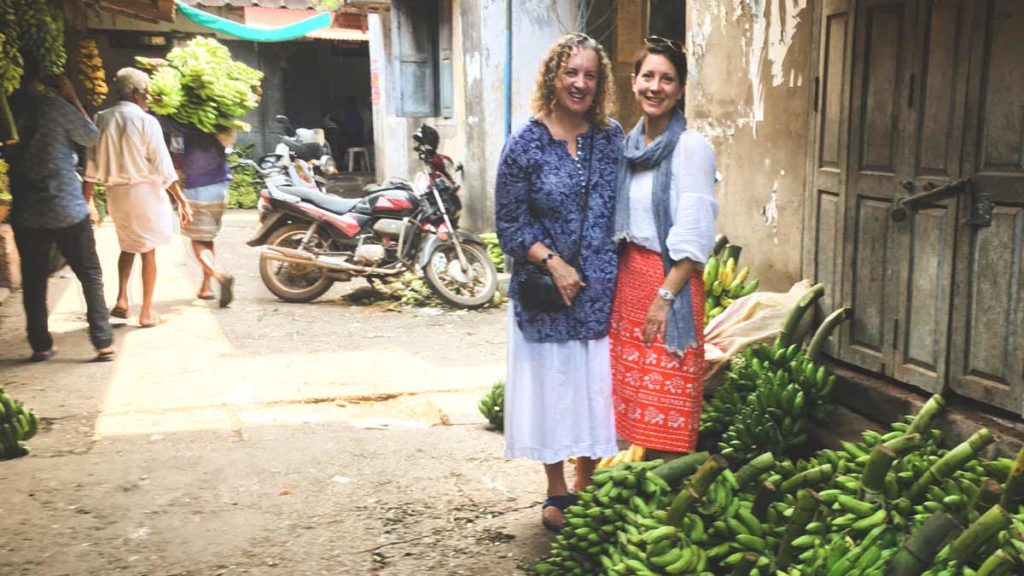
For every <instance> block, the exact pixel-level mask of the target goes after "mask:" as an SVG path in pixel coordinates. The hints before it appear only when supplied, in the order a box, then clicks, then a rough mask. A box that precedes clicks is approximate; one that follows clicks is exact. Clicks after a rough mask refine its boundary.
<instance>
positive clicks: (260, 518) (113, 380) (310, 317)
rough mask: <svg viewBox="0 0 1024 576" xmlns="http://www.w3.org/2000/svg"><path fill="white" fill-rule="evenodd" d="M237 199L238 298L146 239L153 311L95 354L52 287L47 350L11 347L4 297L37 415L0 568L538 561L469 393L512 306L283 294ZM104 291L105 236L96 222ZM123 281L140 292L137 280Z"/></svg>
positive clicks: (534, 519) (13, 382)
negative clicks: (48, 355)
mask: <svg viewBox="0 0 1024 576" xmlns="http://www.w3.org/2000/svg"><path fill="white" fill-rule="evenodd" d="M254 225H255V223H254V214H253V213H252V212H234V213H231V214H229V216H228V218H227V223H226V228H225V230H224V232H223V233H222V240H223V241H222V242H221V243H220V245H221V246H222V247H223V254H222V258H223V260H224V261H225V262H226V263H227V264H228V265H229V266H230V268H231V269H232V271H233V272H235V274H236V277H237V278H238V283H237V286H238V288H237V290H236V292H237V300H236V302H235V304H234V305H233V306H232V307H231V308H230V309H223V310H222V309H218V308H216V307H215V305H213V304H212V303H210V302H205V301H199V300H195V299H194V294H195V289H196V278H197V275H198V267H197V266H196V265H195V263H194V262H192V261H191V260H190V258H189V257H188V256H187V254H186V252H185V249H184V247H185V245H184V243H183V242H181V241H180V239H179V240H176V241H175V242H174V243H172V244H171V245H170V246H168V247H166V248H163V249H161V250H159V251H158V257H159V271H160V272H159V274H160V277H159V281H158V288H157V294H156V299H157V301H158V305H157V310H158V312H160V313H161V314H162V315H163V316H164V318H165V319H166V320H167V321H166V323H165V324H163V325H161V326H158V327H156V328H153V329H140V328H138V327H137V318H136V315H137V313H138V309H137V306H133V308H132V315H131V317H130V319H129V322H128V325H126V326H123V327H120V328H118V329H117V331H116V333H117V340H116V345H117V347H118V359H117V361H116V362H114V363H110V364H96V363H92V362H89V360H90V359H91V358H92V351H91V348H90V346H89V344H88V342H87V337H86V334H85V323H84V315H83V310H84V304H83V300H82V298H81V296H80V292H79V288H78V285H77V283H76V282H75V281H74V280H73V279H72V278H70V277H68V276H64V277H61V278H56V279H54V281H52V282H51V294H50V301H51V310H52V315H51V322H52V324H51V328H52V329H53V331H54V332H55V334H56V340H57V345H58V346H59V347H60V353H59V354H58V356H57V357H56V358H54V359H53V360H52V361H50V362H48V363H45V364H29V363H26V362H25V361H24V358H26V357H27V356H28V354H29V349H28V346H27V343H26V342H25V341H24V333H23V317H22V314H21V310H20V301H19V299H20V294H15V295H14V297H12V298H10V299H8V301H7V305H5V306H3V307H0V384H2V385H3V386H4V387H5V388H7V390H8V391H9V392H10V393H11V394H12V395H14V396H15V397H16V398H18V399H20V400H21V401H23V402H25V404H27V405H29V406H31V407H33V408H34V409H35V410H36V411H37V412H38V413H39V414H40V415H41V416H42V417H43V421H44V427H43V430H42V432H41V433H40V434H39V435H38V436H37V437H36V438H34V439H33V440H32V441H31V442H30V445H31V447H32V449H33V453H32V454H31V455H30V456H28V457H25V458H20V459H17V460H13V461H7V462H0V493H2V494H3V497H2V498H0V574H12V575H14V574H17V575H22V574H24V575H58V574H69V575H71V574H74V575H81V574H148V575H171V574H179V575H186V574H188V575H199V574H203V575H205V574H241V573H246V574H281V575H303V574H382V575H390V574H481V575H483V574H487V575H492V574H495V575H496V574H514V573H517V572H518V571H517V568H516V567H517V565H518V564H519V563H520V562H523V561H530V560H532V559H535V558H536V557H538V556H540V555H541V554H542V553H543V551H544V550H545V548H546V546H547V543H548V541H549V540H548V537H547V536H546V535H545V534H544V533H543V532H542V530H541V529H540V526H539V505H538V504H539V497H540V495H541V494H540V490H541V489H542V487H543V475H542V471H541V468H540V466H539V465H536V464H534V463H529V462H525V461H513V462H508V461H505V460H504V459H503V458H502V457H501V451H502V438H501V435H500V434H498V433H496V432H493V431H489V430H487V429H486V427H485V422H484V421H483V419H482V417H481V416H480V415H479V414H478V413H477V412H476V407H475V404H476V401H477V399H478V398H479V395H480V394H481V393H482V392H483V391H484V390H485V389H486V388H487V387H488V386H489V384H490V383H491V382H492V381H493V380H494V379H496V378H497V377H500V376H501V375H502V373H503V363H504V321H505V312H504V310H485V311H480V312H453V311H451V310H445V311H440V310H420V311H402V312H389V311H385V310H382V309H380V308H377V307H373V306H357V305H353V304H351V303H349V302H347V301H346V300H344V299H342V295H343V294H345V293H346V292H348V291H350V290H352V289H353V288H355V287H358V286H357V285H356V284H349V285H339V286H336V287H335V288H334V289H332V291H331V292H330V293H328V294H327V295H326V296H324V297H323V298H321V299H320V300H319V301H318V302H316V303H312V304H303V305H288V304H284V303H282V302H279V301H277V300H276V299H275V298H274V297H273V296H272V295H271V294H270V293H269V292H268V291H267V290H266V289H265V288H264V287H263V285H262V283H260V280H259V276H258V273H257V268H256V262H257V259H256V254H255V250H253V249H251V248H248V247H247V246H245V245H244V243H243V242H244V240H245V239H246V238H247V237H248V236H249V234H250V233H251V232H252V231H253V227H254ZM97 238H98V242H99V247H100V252H101V258H102V259H103V261H104V264H105V265H108V268H107V272H106V279H107V290H108V298H109V299H110V300H109V301H112V299H113V290H114V283H115V271H114V269H113V264H114V261H115V259H116V253H117V248H116V242H115V239H114V234H113V228H112V226H111V225H110V224H109V223H108V224H104V225H102V226H101V227H100V228H99V229H98V230H97ZM134 289H135V291H136V294H138V292H139V290H140V285H139V283H138V282H135V284H134Z"/></svg>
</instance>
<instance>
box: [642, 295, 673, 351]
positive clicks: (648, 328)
mask: <svg viewBox="0 0 1024 576" xmlns="http://www.w3.org/2000/svg"><path fill="white" fill-rule="evenodd" d="M671 308H672V302H670V301H668V300H665V299H663V298H659V297H655V299H654V301H653V302H651V307H650V308H648V309H647V318H646V319H645V320H644V346H645V347H647V348H650V347H651V344H653V343H654V339H655V338H661V340H662V342H664V341H665V322H666V321H667V320H668V311H669V310H670V309H671Z"/></svg>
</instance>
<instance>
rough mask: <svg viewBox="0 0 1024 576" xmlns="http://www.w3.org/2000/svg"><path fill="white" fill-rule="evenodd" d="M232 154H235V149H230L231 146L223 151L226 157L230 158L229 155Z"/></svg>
mask: <svg viewBox="0 0 1024 576" xmlns="http://www.w3.org/2000/svg"><path fill="white" fill-rule="evenodd" d="M234 153H235V149H234V148H232V147H231V146H228V147H227V148H225V149H224V154H227V155H228V156H230V155H232V154H234Z"/></svg>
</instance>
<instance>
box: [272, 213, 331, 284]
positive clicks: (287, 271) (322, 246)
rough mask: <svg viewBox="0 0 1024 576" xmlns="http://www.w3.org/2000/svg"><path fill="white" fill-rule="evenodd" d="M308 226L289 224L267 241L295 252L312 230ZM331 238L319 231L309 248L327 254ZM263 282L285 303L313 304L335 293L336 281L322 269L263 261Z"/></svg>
mask: <svg viewBox="0 0 1024 576" xmlns="http://www.w3.org/2000/svg"><path fill="white" fill-rule="evenodd" d="M308 228H309V227H308V225H306V224H289V225H287V226H282V227H281V228H278V229H277V230H276V231H274V233H273V234H271V235H270V238H268V239H267V244H268V245H270V246H281V247H284V248H294V249H298V247H299V246H300V245H301V244H302V238H303V237H304V236H305V235H306V230H307V229H308ZM329 243H330V238H328V237H327V236H326V235H325V234H323V233H322V232H320V231H319V230H317V233H316V235H315V236H314V237H313V238H311V239H310V245H309V247H311V248H313V249H315V250H326V249H327V247H328V245H329ZM260 278H262V279H263V284H264V285H265V286H266V287H267V290H270V292H271V293H273V294H274V296H277V297H278V298H280V299H281V300H284V301H285V302H312V301H313V300H316V299H317V298H319V297H321V296H323V295H324V293H325V292H327V291H328V290H330V289H331V286H332V285H333V284H334V280H331V279H330V278H327V277H326V276H324V274H323V272H322V271H321V270H320V268H317V267H316V266H307V265H303V264H291V263H288V262H278V261H276V260H269V259H267V258H260Z"/></svg>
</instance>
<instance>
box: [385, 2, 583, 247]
mask: <svg viewBox="0 0 1024 576" xmlns="http://www.w3.org/2000/svg"><path fill="white" fill-rule="evenodd" d="M504 5H505V2H504V0H453V1H452V10H453V18H452V34H453V35H454V38H453V42H452V48H453V51H454V53H453V55H452V57H453V60H454V71H453V72H454V88H455V111H454V116H453V117H452V118H449V119H442V118H399V117H396V116H395V115H394V103H393V102H394V96H393V90H394V89H396V88H395V86H396V85H395V82H394V76H393V75H392V72H393V70H392V68H391V67H390V66H389V64H390V62H392V61H393V59H392V50H391V30H390V14H388V13H383V14H380V15H377V14H371V15H369V19H368V22H369V31H370V75H371V85H374V86H375V87H374V89H373V101H374V107H373V119H374V143H375V154H376V157H377V165H376V171H377V178H378V179H381V180H383V179H385V178H391V177H406V178H408V177H411V176H413V175H414V174H415V173H416V172H417V171H419V169H420V166H419V162H418V160H417V159H416V156H415V153H413V151H412V141H411V140H410V139H409V138H410V136H411V135H412V133H413V132H414V131H415V130H416V129H417V128H418V127H419V125H420V124H421V123H423V122H426V123H428V124H430V125H431V126H434V127H435V128H437V131H438V133H439V134H440V136H441V152H442V153H444V154H447V155H448V156H451V157H452V158H454V159H455V160H456V161H462V162H463V163H464V164H465V167H466V171H465V177H464V179H463V204H464V209H463V220H462V225H463V226H465V227H466V228H469V229H471V230H476V231H484V230H490V229H493V227H494V201H493V198H494V179H495V173H496V171H497V165H498V159H499V157H500V154H501V150H502V147H503V146H504V144H505V133H504V127H503V123H504V103H505V96H504V88H503V82H504V73H505V66H506V62H505V10H504ZM513 10H514V11H513V20H512V26H513V32H512V43H513V48H512V53H513V57H512V62H511V66H512V90H511V91H512V97H511V105H512V106H511V108H512V129H513V130H515V129H516V128H518V127H519V126H521V125H522V124H523V123H525V122H526V120H527V119H528V118H529V117H530V115H531V114H532V112H531V110H530V97H531V95H532V94H533V83H534V80H535V78H536V73H537V69H538V67H539V66H540V62H541V60H542V59H543V57H544V54H545V53H546V52H547V48H548V46H549V45H550V44H551V42H553V41H554V40H555V39H556V38H558V37H559V36H561V35H562V34H564V33H566V32H568V31H570V29H571V28H573V26H575V14H576V2H575V0H560V1H559V2H558V11H557V17H555V16H553V15H552V11H551V3H550V2H548V1H547V0H523V1H521V2H516V3H515V5H514V7H513Z"/></svg>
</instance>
